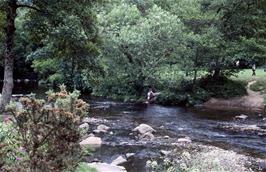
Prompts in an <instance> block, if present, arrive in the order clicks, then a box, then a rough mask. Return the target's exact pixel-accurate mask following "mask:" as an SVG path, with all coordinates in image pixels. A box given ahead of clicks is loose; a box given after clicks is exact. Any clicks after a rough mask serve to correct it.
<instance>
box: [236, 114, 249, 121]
mask: <svg viewBox="0 0 266 172" xmlns="http://www.w3.org/2000/svg"><path fill="white" fill-rule="evenodd" d="M247 118H248V116H247V115H244V114H241V115H239V116H236V117H235V119H242V120H245V119H247Z"/></svg>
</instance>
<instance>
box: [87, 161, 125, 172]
mask: <svg viewBox="0 0 266 172" xmlns="http://www.w3.org/2000/svg"><path fill="white" fill-rule="evenodd" d="M88 166H89V167H92V168H95V169H96V170H97V171H98V172H127V171H126V169H125V168H124V167H122V166H116V165H112V164H106V163H95V162H94V163H88Z"/></svg>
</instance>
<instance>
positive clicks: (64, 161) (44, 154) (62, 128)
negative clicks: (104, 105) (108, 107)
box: [3, 86, 88, 172]
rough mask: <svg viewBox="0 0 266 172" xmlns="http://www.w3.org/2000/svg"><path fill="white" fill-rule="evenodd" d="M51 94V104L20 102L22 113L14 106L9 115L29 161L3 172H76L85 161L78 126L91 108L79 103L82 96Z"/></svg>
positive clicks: (49, 95)
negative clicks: (81, 162) (82, 159)
mask: <svg viewBox="0 0 266 172" xmlns="http://www.w3.org/2000/svg"><path fill="white" fill-rule="evenodd" d="M60 89H61V91H60V92H57V93H54V92H52V91H49V92H48V101H47V102H45V101H44V100H38V99H34V98H21V99H20V103H21V104H22V109H18V108H16V107H15V106H14V105H10V106H9V107H8V111H9V112H11V113H12V115H13V117H14V119H15V120H14V125H15V127H14V129H15V130H16V132H17V133H18V137H17V140H16V141H17V145H19V146H20V147H21V148H23V149H24V151H25V156H26V157H27V158H24V159H20V161H21V162H19V163H20V165H19V166H18V165H16V163H14V164H13V165H10V164H7V165H5V167H3V171H32V172H42V171H46V172H50V171H52V172H59V171H65V170H66V171H68V170H71V171H72V170H74V168H76V166H77V165H78V163H79V162H80V161H81V158H82V149H81V147H80V145H79V142H80V139H81V134H80V131H79V129H78V126H79V124H80V122H81V119H82V117H83V116H84V115H85V114H86V113H87V110H88V105H87V104H86V103H85V102H84V101H82V100H81V99H78V97H79V92H78V91H74V92H72V93H69V92H67V91H66V89H65V87H64V86H61V88H60Z"/></svg>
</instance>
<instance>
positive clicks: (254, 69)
mask: <svg viewBox="0 0 266 172" xmlns="http://www.w3.org/2000/svg"><path fill="white" fill-rule="evenodd" d="M252 76H256V64H255V63H253V65H252Z"/></svg>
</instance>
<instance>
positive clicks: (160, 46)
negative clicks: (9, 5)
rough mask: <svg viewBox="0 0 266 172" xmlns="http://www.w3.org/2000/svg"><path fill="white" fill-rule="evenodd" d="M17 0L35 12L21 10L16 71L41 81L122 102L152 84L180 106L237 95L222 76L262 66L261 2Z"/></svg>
mask: <svg viewBox="0 0 266 172" xmlns="http://www.w3.org/2000/svg"><path fill="white" fill-rule="evenodd" d="M5 2H7V1H5ZM18 2H20V3H22V2H23V3H25V4H26V5H30V6H33V7H34V8H36V9H37V10H36V9H29V8H21V9H19V11H18V16H17V18H16V27H17V28H16V29H17V30H16V38H15V39H16V47H15V54H16V55H17V57H16V61H15V71H17V72H15V73H16V74H21V73H24V74H25V73H27V74H26V77H27V76H29V74H28V73H33V71H32V70H33V69H34V71H35V73H37V74H38V80H39V82H40V83H45V84H50V85H52V86H56V85H58V84H62V83H64V84H66V85H67V87H69V88H72V89H74V88H77V89H80V90H82V91H89V92H93V94H95V95H98V96H106V97H112V98H119V99H124V100H129V99H138V98H140V97H144V95H145V93H146V91H147V89H148V87H154V88H155V89H156V90H159V91H160V92H162V93H163V94H162V95H161V96H160V102H164V101H166V100H170V99H173V100H171V102H172V101H174V104H178V102H184V101H185V102H186V103H187V102H191V101H189V100H190V99H191V98H192V99H200V100H202V101H204V100H206V99H208V98H209V97H210V96H218V97H228V96H232V94H231V93H232V92H230V91H229V89H232V88H237V87H240V90H241V91H240V92H238V93H237V94H234V96H237V95H242V94H244V91H243V89H244V86H245V85H244V84H239V83H230V82H231V81H230V80H229V79H228V80H227V81H228V82H226V83H228V84H225V87H223V85H222V84H221V85H219V83H221V82H220V81H222V80H224V78H225V77H227V78H228V77H229V76H231V75H234V74H236V73H237V72H238V71H239V69H240V68H247V67H248V68H249V67H251V65H252V64H253V63H255V64H256V65H257V66H263V65H264V64H265V59H266V58H265V54H266V46H265V45H266V41H265V32H266V25H265V23H266V22H265V20H266V17H265V16H266V15H265V14H266V9H265V0H260V1H257V0H247V1H243V0H233V1H231V0H189V1H188V0H180V1H178V2H177V1H174V0H147V1H143V0H112V1H111V0H105V1H101V3H100V4H99V3H96V1H93V0H90V1H76V0H71V1H67V2H59V1H54V0H45V1H34V0H30V1H18ZM3 13H4V12H2V13H0V25H3V22H4V21H5V18H4V14H3ZM3 32H4V30H2V31H1V32H0V33H1V34H0V37H3V34H2V33H3ZM0 44H1V42H0ZM1 47H3V45H2V46H1ZM0 50H1V49H0ZM237 60H240V66H239V67H237V66H236V65H235V64H236V63H235V62H236V61H237ZM32 68H33V69H32ZM17 77H25V76H21V75H19V76H17ZM206 79H210V81H204V82H207V83H209V84H208V86H207V87H208V88H206V86H205V87H202V86H201V85H202V84H201V82H202V80H206ZM212 81H213V82H216V81H217V83H216V85H215V84H214V85H213V82H212ZM184 83H185V84H184ZM217 84H218V85H219V86H217ZM184 85H185V86H184ZM211 87H212V88H211ZM184 88H185V89H184ZM187 88H189V89H187ZM217 88H219V89H217ZM211 90H214V92H213V91H211ZM225 90H226V91H225ZM164 95H165V96H164ZM167 97H171V98H167ZM178 97H179V98H178ZM192 104H193V103H192Z"/></svg>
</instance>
